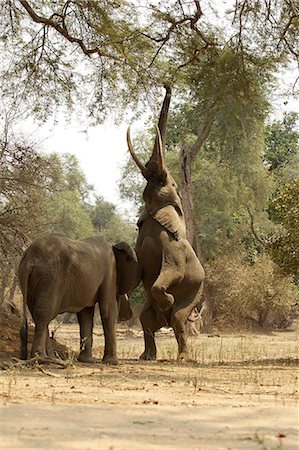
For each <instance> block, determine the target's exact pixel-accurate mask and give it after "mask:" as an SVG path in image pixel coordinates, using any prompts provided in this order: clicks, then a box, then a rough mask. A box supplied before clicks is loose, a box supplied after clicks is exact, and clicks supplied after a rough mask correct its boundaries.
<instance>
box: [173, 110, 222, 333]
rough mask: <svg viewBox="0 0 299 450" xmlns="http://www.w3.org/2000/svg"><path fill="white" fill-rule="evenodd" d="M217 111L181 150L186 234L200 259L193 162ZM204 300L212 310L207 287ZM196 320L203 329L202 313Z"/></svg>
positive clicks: (183, 144)
mask: <svg viewBox="0 0 299 450" xmlns="http://www.w3.org/2000/svg"><path fill="white" fill-rule="evenodd" d="M216 111H217V109H216V107H215V106H212V107H211V109H210V111H209V112H208V114H207V117H206V121H205V123H204V125H203V127H202V130H201V131H200V132H198V135H197V139H196V141H195V143H194V144H193V145H192V146H188V145H187V144H186V143H185V142H184V141H182V142H181V152H180V161H179V166H180V175H181V180H180V188H181V195H182V202H183V208H184V214H185V223H186V234H187V239H188V241H189V242H190V244H191V245H192V247H193V249H194V251H195V253H196V254H197V256H198V258H199V259H200V260H202V256H203V255H202V249H201V245H200V242H199V238H198V235H197V230H196V220H195V211H194V202H193V185H192V163H193V161H194V160H195V158H196V156H197V155H198V153H199V151H200V150H201V149H202V147H203V144H204V143H205V141H206V140H207V138H208V136H209V134H210V132H211V128H212V125H213V122H214V119H215V115H216ZM202 301H204V305H205V310H206V311H212V305H211V302H210V301H209V299H207V298H206V296H205V289H204V293H203V297H202ZM191 315H192V312H191ZM196 320H198V321H201V322H200V323H199V324H196V322H194V327H196V326H197V325H198V327H199V328H201V329H202V328H203V326H202V323H203V320H202V315H201V314H199V316H198V319H196ZM211 321H212V314H206V322H205V326H206V327H209V325H210V324H211Z"/></svg>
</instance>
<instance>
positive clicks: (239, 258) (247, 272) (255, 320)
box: [207, 254, 298, 328]
mask: <svg viewBox="0 0 299 450" xmlns="http://www.w3.org/2000/svg"><path fill="white" fill-rule="evenodd" d="M207 279H208V282H209V285H210V290H211V302H212V304H213V310H214V316H215V318H216V321H219V322H221V321H222V322H224V323H225V324H228V323H229V324H231V325H241V326H242V325H243V326H244V325H248V324H257V325H259V326H261V327H264V328H266V327H271V326H272V327H273V326H278V327H285V326H287V325H288V324H289V323H290V317H291V313H292V308H293V307H294V305H295V304H296V302H298V292H296V290H295V289H294V286H293V284H292V279H291V277H286V276H283V275H282V274H281V273H279V271H278V270H277V266H276V265H275V264H274V263H273V262H272V261H271V259H270V257H269V256H268V255H261V256H259V257H257V259H256V261H255V263H254V264H252V265H248V263H247V262H246V259H245V255H241V254H234V255H225V256H222V257H218V258H216V259H215V260H214V261H213V262H212V263H211V264H210V265H209V267H208V268H207Z"/></svg>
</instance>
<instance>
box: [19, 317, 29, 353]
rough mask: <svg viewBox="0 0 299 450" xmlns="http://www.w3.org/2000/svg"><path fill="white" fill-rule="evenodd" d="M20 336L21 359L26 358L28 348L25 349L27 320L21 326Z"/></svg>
mask: <svg viewBox="0 0 299 450" xmlns="http://www.w3.org/2000/svg"><path fill="white" fill-rule="evenodd" d="M20 338H21V359H23V360H26V359H28V349H27V343H28V322H27V320H26V322H25V323H23V325H22V326H21V329H20Z"/></svg>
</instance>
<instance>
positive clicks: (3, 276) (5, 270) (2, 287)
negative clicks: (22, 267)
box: [0, 266, 10, 305]
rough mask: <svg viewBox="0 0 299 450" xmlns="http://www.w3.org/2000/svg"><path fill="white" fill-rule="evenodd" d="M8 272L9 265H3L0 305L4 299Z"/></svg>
mask: <svg viewBox="0 0 299 450" xmlns="http://www.w3.org/2000/svg"><path fill="white" fill-rule="evenodd" d="M9 274H10V267H9V266H5V267H4V269H3V273H2V278H1V286H0V305H1V304H2V303H3V302H4V300H5V291H6V288H7V286H8V280H9Z"/></svg>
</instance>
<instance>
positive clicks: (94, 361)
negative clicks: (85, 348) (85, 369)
mask: <svg viewBox="0 0 299 450" xmlns="http://www.w3.org/2000/svg"><path fill="white" fill-rule="evenodd" d="M78 361H80V362H83V363H91V364H97V363H98V364H99V363H100V362H101V360H100V359H98V358H94V357H93V356H90V355H84V354H80V355H79V356H78Z"/></svg>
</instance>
